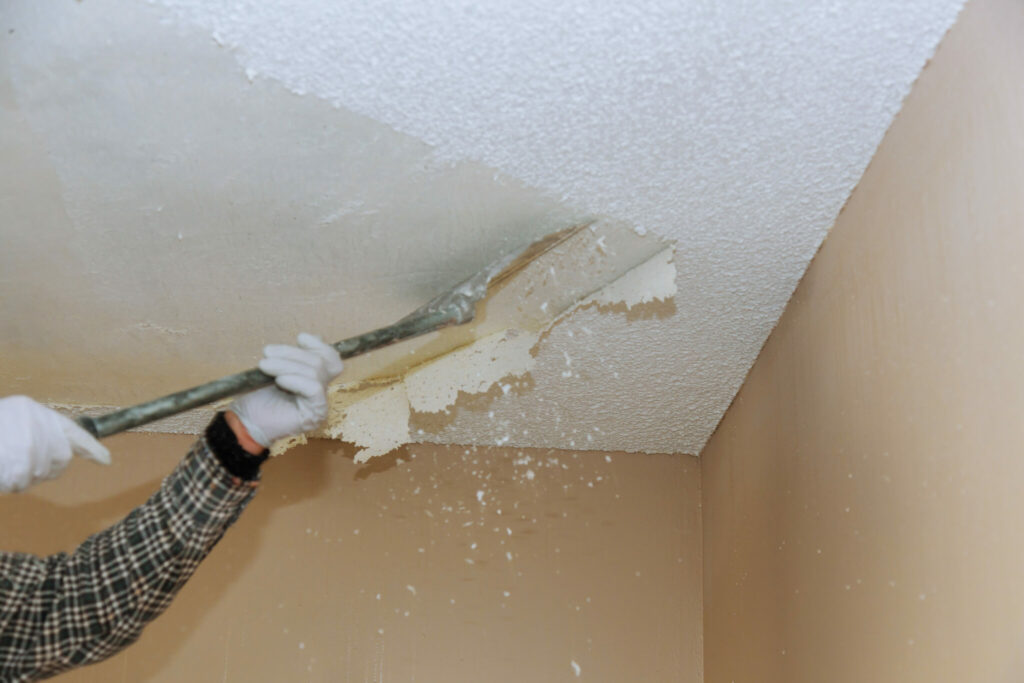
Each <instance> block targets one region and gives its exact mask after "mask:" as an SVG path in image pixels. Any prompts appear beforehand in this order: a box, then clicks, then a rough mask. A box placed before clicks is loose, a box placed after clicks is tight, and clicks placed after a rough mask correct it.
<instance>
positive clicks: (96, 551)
mask: <svg viewBox="0 0 1024 683" xmlns="http://www.w3.org/2000/svg"><path fill="white" fill-rule="evenodd" d="M255 486H256V482H255V481H244V480H241V479H239V478H238V477H234V476H232V475H231V474H230V473H229V472H228V471H227V470H225V469H224V467H223V465H221V463H220V462H218V460H217V458H216V456H214V454H213V453H212V452H211V451H210V447H209V445H208V443H207V441H206V439H205V438H204V439H200V440H199V441H198V442H196V444H195V445H194V446H193V447H192V448H191V450H190V451H189V453H188V455H187V456H186V457H185V459H184V460H182V462H181V463H180V464H179V465H178V466H177V467H176V468H175V470H174V471H173V472H172V473H171V474H170V476H168V477H167V478H166V479H165V480H164V482H163V484H162V485H161V487H160V489H159V490H158V491H157V492H156V493H155V494H154V495H153V496H152V497H151V498H150V499H149V500H148V501H146V502H145V503H144V504H143V505H141V506H139V507H138V508H136V509H135V510H133V511H132V512H131V513H129V515H128V516H127V517H125V518H124V519H123V520H122V521H120V522H119V523H117V524H115V525H114V526H112V527H110V528H109V529H106V530H104V531H101V532H99V533H97V534H95V535H93V536H91V537H90V538H89V539H87V540H86V541H85V542H84V543H82V545H81V546H79V547H78V549H77V550H75V551H74V552H72V553H71V554H68V553H58V554H56V555H51V556H50V557H45V558H44V557H36V556H34V555H27V554H24V553H0V681H34V680H38V679H41V678H48V677H50V676H53V675H56V674H58V673H61V672H63V671H66V670H68V669H71V668H74V667H77V666H81V665H83V664H91V663H94V662H98V661H100V660H103V659H106V658H107V657H110V656H111V655H113V654H114V653H116V652H118V651H119V650H121V649H122V648H124V647H126V646H128V645H130V644H131V643H133V642H135V640H136V639H137V638H138V637H139V634H140V633H141V632H142V629H143V627H144V626H145V625H146V624H148V623H149V622H150V621H152V620H153V619H155V618H156V617H157V616H158V615H159V614H160V613H161V612H163V611H164V610H165V609H166V608H167V606H168V605H169V604H170V603H171V600H172V599H173V598H174V596H175V594H177V592H178V591H179V590H180V589H181V587H182V586H183V585H184V584H185V582H186V581H187V580H188V579H189V577H191V576H192V574H193V573H194V572H195V570H196V568H197V567H198V566H199V563H200V562H201V561H202V560H203V558H205V557H206V555H207V554H208V553H209V552H210V550H212V549H213V546H215V545H216V544H217V542H218V541H219V540H220V539H221V537H222V536H223V535H224V532H225V531H226V530H227V528H228V527H229V526H231V524H232V523H234V521H235V520H236V519H237V518H238V516H239V515H240V514H241V512H242V510H243V509H244V508H245V506H246V504H247V503H248V502H249V500H250V499H251V498H252V496H253V494H254V493H255Z"/></svg>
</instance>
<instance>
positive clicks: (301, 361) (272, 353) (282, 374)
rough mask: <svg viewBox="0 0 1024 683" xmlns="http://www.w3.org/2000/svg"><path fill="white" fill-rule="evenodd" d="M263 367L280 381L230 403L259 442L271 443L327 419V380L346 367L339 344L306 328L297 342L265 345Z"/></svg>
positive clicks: (261, 363)
mask: <svg viewBox="0 0 1024 683" xmlns="http://www.w3.org/2000/svg"><path fill="white" fill-rule="evenodd" d="M259 368H260V370H262V371H263V372H265V373H267V374H268V375H272V376H273V377H274V378H275V381H276V385H275V386H272V387H264V388H263V389H258V390H256V391H253V392H251V393H248V394H245V395H244V396H241V397H240V398H238V399H237V400H235V402H234V403H232V404H231V407H230V408H229V410H231V411H232V412H234V413H235V415H237V416H238V418H239V419H240V420H241V421H242V424H243V425H245V428H246V429H247V430H248V431H249V435H250V436H251V437H252V438H253V439H254V440H255V441H256V442H257V443H259V444H260V445H261V446H263V447H264V448H269V447H270V445H271V444H273V443H274V442H275V441H277V440H278V439H281V438H284V437H286V436H292V435H294V434H302V433H303V432H308V431H310V430H311V429H314V428H315V427H316V426H317V425H319V424H320V423H321V422H323V421H324V418H326V417H327V384H328V383H329V382H330V381H331V380H332V379H334V378H335V377H337V376H338V375H339V374H340V373H341V368H342V362H341V357H340V356H339V355H338V352H337V351H335V350H334V347H332V346H331V345H330V344H326V343H325V342H323V341H322V340H321V339H320V338H319V337H317V336H314V335H312V334H306V333H302V334H300V335H299V339H298V346H297V347H296V346H284V345H282V344H271V345H269V346H267V347H265V348H264V349H263V360H261V361H260V363H259Z"/></svg>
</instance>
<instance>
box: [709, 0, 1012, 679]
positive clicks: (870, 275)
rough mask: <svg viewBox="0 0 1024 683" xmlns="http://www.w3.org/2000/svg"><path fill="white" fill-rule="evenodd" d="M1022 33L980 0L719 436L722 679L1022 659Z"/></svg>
mask: <svg viewBox="0 0 1024 683" xmlns="http://www.w3.org/2000/svg"><path fill="white" fill-rule="evenodd" d="M1022 38H1024V5H1022V4H1021V3H1020V2H1017V1H1015V0H973V1H972V2H971V3H970V4H969V5H968V6H967V8H966V9H965V11H964V14H963V16H962V17H961V18H960V20H959V22H958V24H957V25H956V26H954V27H953V30H952V31H951V33H950V34H949V36H947V38H946V39H945V41H944V42H943V43H942V45H940V47H939V50H938V53H937V54H936V55H935V58H934V59H933V61H932V62H931V64H930V65H929V66H928V68H926V69H925V71H924V74H923V75H922V76H921V79H920V80H919V82H918V83H917V85H916V86H915V87H914V90H913V91H912V92H911V94H910V96H909V98H908V99H907V102H906V105H905V107H904V109H903V111H902V112H900V114H899V116H898V117H897V118H896V121H895V123H894V124H893V127H892V129H891V130H890V131H889V133H888V135H887V136H886V138H885V140H884V141H883V142H882V144H881V146H880V147H879V150H878V154H877V155H876V156H875V159H874V160H873V161H872V163H871V166H870V168H869V169H868V170H867V172H866V173H865V175H864V178H863V180H862V181H861V183H860V185H859V186H858V188H857V190H856V191H855V192H854V194H853V196H852V197H851V198H850V202H849V204H848V205H847V207H846V208H845V209H844V211H843V213H842V214H841V215H840V217H839V220H838V221H837V223H836V225H835V227H834V228H833V230H832V233H831V234H830V235H829V238H828V239H827V240H826V241H825V244H824V246H823V247H822V251H821V253H820V254H819V255H818V257H817V258H816V260H815V261H814V263H813V264H812V265H811V267H810V269H809V270H808V273H807V277H806V279H805V280H804V282H803V283H802V284H801V285H800V287H799V288H798V290H797V292H796V294H795V296H794V299H793V302H792V303H791V304H790V307H789V308H788V309H787V311H786V313H785V315H783V317H782V320H781V322H780V324H779V327H778V328H777V329H776V330H775V332H774V333H773V334H772V337H771V338H770V339H769V341H768V344H767V345H766V347H765V350H764V352H763V354H762V355H761V357H760V358H759V359H758V361H757V363H756V364H755V365H754V368H753V370H752V372H751V374H750V377H749V379H748V380H747V382H746V384H745V385H744V387H743V389H742V390H741V391H740V393H739V395H738V396H737V399H736V403H735V404H734V405H733V407H732V408H731V409H730V411H729V412H728V413H727V415H726V417H725V419H724V421H723V422H722V425H721V427H720V428H719V429H718V431H717V432H716V434H715V435H714V437H713V438H712V440H711V441H710V443H709V445H708V447H707V449H706V450H705V451H704V453H703V454H702V458H701V462H702V467H703V490H704V506H703V513H704V519H705V525H704V542H705V546H704V550H705V553H704V558H705V563H704V576H705V584H704V586H705V593H704V596H705V612H704V617H705V627H706V630H705V639H704V645H705V662H706V680H707V681H708V683H732V682H735V683H811V682H814V683H817V682H819V681H833V682H835V683H844V682H850V683H854V682H856V683H862V682H863V681H876V682H879V683H885V682H893V683H896V682H899V683H916V682H921V683H924V682H928V683H936V682H942V681H950V682H953V681H956V682H960V681H977V682H978V683H982V682H989V681H992V682H994V681H1005V682H1009V681H1019V680H1021V679H1022V678H1024V657H1022V655H1021V652H1022V645H1024V620H1022V615H1024V584H1022V581H1021V577H1022V576H1024V525H1022V524H1021V519H1022V518H1024V503H1022V498H1021V490H1022V489H1024V459H1022V458H1021V452H1022V445H1024V429H1022V426H1021V425H1022V421H1021V414H1022V413H1024V389H1022V388H1024V354H1022V353H1021V349H1024V317H1022V316H1021V311H1022V310H1024V269H1022V268H1021V263H1024V230H1022V228H1024V193H1022V192H1021V187H1022V186H1024V90H1022V88H1021V82H1022V79H1024V40H1022Z"/></svg>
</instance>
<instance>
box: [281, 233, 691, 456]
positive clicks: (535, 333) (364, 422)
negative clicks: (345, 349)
mask: <svg viewBox="0 0 1024 683" xmlns="http://www.w3.org/2000/svg"><path fill="white" fill-rule="evenodd" d="M597 239H600V237H598V238H597ZM600 248H601V249H602V250H604V249H605V247H604V243H603V241H602V243H601V245H600ZM672 255H673V249H672V247H667V248H664V249H662V250H660V251H658V252H657V253H655V255H654V256H652V257H651V258H649V259H648V260H647V261H645V262H644V263H641V264H640V265H639V266H636V267H634V268H633V269H631V270H629V271H627V272H626V273H624V274H623V275H621V276H620V277H619V278H617V279H616V280H614V281H613V282H611V283H609V284H608V285H606V286H605V287H603V288H602V289H601V290H599V291H598V292H596V293H594V294H592V295H591V296H589V297H587V298H586V299H584V300H583V301H581V302H577V303H575V304H573V305H571V306H569V307H568V308H565V309H564V310H562V311H560V312H557V314H555V315H554V316H553V317H552V319H550V320H548V321H547V322H546V324H540V325H537V328H538V329H534V330H521V329H516V328H513V329H506V330H502V331H500V332H497V333H494V334H491V335H488V336H486V337H484V338H482V339H478V340H477V341H474V342H472V343H470V344H468V345H466V346H463V347H462V348H459V349H456V350H454V351H452V352H450V353H447V354H444V355H442V356H439V357H437V358H435V359H433V360H430V361H428V362H426V363H422V364H419V365H416V366H415V367H413V368H411V369H409V370H407V371H406V372H405V374H404V375H402V376H401V377H391V378H385V379H381V380H379V382H381V384H377V385H373V386H369V387H367V386H366V383H365V381H364V382H350V383H347V384H341V385H337V386H334V387H332V388H331V413H330V416H329V418H328V425H327V427H326V428H325V429H324V430H323V432H322V435H323V436H327V437H330V438H336V439H342V440H344V441H348V442H351V443H354V444H355V445H357V446H359V447H360V448H361V450H360V451H359V452H358V453H357V454H356V457H355V460H356V462H366V461H367V460H369V459H370V458H373V457H376V456H380V455H384V454H386V453H388V452H390V451H392V450H393V449H395V448H398V447H399V446H402V445H403V444H406V443H408V442H409V441H410V440H411V438H410V435H409V419H410V417H411V415H412V412H413V411H415V412H418V413H437V412H441V411H444V410H446V409H447V408H448V407H449V406H452V405H454V404H455V402H456V401H457V400H458V398H459V394H460V393H466V394H479V393H483V392H486V391H487V390H488V389H490V387H492V386H493V385H494V384H496V383H498V382H500V381H501V380H503V379H507V378H510V377H522V376H524V375H526V374H527V373H528V372H530V370H531V369H532V368H533V365H534V357H535V352H536V347H537V345H538V343H540V340H541V339H542V337H543V333H544V332H545V331H546V330H548V329H549V328H550V327H551V326H552V325H554V324H556V323H557V322H558V321H560V320H563V319H565V318H566V317H567V316H569V315H571V313H572V312H573V311H574V310H576V309H577V308H579V307H580V306H582V305H586V304H588V303H599V304H619V303H624V304H626V305H627V306H628V307H632V306H635V305H641V304H645V303H651V302H653V301H656V300H667V299H669V298H671V297H672V296H674V295H675V292H676V286H675V276H676V269H675V265H674V263H673V262H672ZM542 281H543V282H545V283H549V286H550V284H551V283H557V281H558V278H557V277H553V276H552V272H551V271H546V272H545V273H544V277H543V278H542ZM519 287H521V291H520V292H518V293H517V294H516V296H519V297H522V299H523V301H524V302H525V301H526V300H528V299H534V300H536V299H537V298H538V297H540V298H541V299H543V301H542V302H541V305H543V304H544V303H546V302H548V301H550V300H551V299H550V298H547V297H546V295H547V294H550V292H545V291H543V288H542V287H539V284H538V281H531V282H529V283H527V284H522V285H519ZM534 303H536V301H534ZM524 305H525V303H524ZM531 320H534V319H531ZM296 443H298V441H294V440H293V441H291V442H287V443H286V444H278V445H277V447H276V448H275V453H277V452H282V451H283V450H286V449H287V448H288V447H291V446H292V445H295V444H296Z"/></svg>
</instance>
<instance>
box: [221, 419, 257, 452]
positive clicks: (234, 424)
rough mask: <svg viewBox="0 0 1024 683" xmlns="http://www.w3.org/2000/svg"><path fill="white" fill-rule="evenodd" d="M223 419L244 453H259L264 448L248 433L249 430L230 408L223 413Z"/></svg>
mask: <svg viewBox="0 0 1024 683" xmlns="http://www.w3.org/2000/svg"><path fill="white" fill-rule="evenodd" d="M224 421H225V422H227V423H228V427H231V431H233V432H234V433H235V438H236V439H238V445H239V446H241V447H242V450H244V451H245V452H246V453H252V454H253V455H259V454H260V453H262V452H263V451H265V450H266V449H265V448H264V447H263V446H261V445H259V443H257V442H256V440H255V439H253V438H252V437H251V436H250V435H249V430H248V429H246V428H245V425H244V424H242V421H241V420H240V419H238V416H237V415H235V414H234V413H233V412H231V411H230V410H229V411H227V412H225V413H224Z"/></svg>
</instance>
